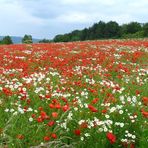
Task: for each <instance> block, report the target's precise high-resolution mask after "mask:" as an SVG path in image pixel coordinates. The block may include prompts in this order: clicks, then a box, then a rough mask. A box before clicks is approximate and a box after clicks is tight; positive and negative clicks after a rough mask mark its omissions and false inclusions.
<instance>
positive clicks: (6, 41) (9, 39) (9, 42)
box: [1, 36, 13, 45]
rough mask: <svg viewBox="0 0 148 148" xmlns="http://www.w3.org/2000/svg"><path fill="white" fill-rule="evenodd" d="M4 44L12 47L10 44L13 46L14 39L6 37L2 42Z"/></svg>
mask: <svg viewBox="0 0 148 148" xmlns="http://www.w3.org/2000/svg"><path fill="white" fill-rule="evenodd" d="M1 43H2V44H6V45H10V44H13V42H12V39H11V37H10V36H5V37H4V38H3V39H2V41H1Z"/></svg>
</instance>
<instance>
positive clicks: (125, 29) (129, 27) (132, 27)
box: [121, 22, 142, 34]
mask: <svg viewBox="0 0 148 148" xmlns="http://www.w3.org/2000/svg"><path fill="white" fill-rule="evenodd" d="M121 27H122V33H123V34H129V33H136V32H138V31H141V30H142V27H141V24H140V23H138V22H131V23H129V24H124V25H122V26H121Z"/></svg>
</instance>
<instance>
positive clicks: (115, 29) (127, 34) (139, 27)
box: [0, 21, 148, 44]
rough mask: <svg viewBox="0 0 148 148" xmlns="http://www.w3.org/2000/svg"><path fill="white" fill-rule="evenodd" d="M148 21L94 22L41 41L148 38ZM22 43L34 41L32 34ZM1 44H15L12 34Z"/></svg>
mask: <svg viewBox="0 0 148 148" xmlns="http://www.w3.org/2000/svg"><path fill="white" fill-rule="evenodd" d="M147 37H148V23H138V22H131V23H128V24H123V25H119V24H118V23H117V22H115V21H110V22H107V23H105V22H103V21H99V22H98V23H95V24H93V25H92V26H91V27H89V28H84V29H83V30H74V31H72V32H70V33H66V34H59V35H56V36H55V37H54V38H53V39H52V40H49V39H42V40H40V41H39V43H49V42H72V41H85V40H101V39H126V38H147ZM22 43H24V44H30V43H33V39H32V36H31V35H24V37H23V38H22ZM0 44H13V42H12V39H11V37H10V36H5V37H4V38H3V39H2V40H0Z"/></svg>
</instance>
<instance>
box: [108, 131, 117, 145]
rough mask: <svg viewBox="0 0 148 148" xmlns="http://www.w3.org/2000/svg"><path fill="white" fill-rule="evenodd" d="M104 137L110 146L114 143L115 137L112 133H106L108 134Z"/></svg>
mask: <svg viewBox="0 0 148 148" xmlns="http://www.w3.org/2000/svg"><path fill="white" fill-rule="evenodd" d="M106 137H107V139H108V140H109V142H110V143H111V144H113V143H115V142H116V136H115V135H114V134H113V133H110V132H108V133H107V134H106Z"/></svg>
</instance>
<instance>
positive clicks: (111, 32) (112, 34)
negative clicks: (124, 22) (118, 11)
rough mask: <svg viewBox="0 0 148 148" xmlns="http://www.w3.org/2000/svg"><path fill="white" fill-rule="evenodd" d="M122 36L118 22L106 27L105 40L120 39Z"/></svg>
mask: <svg viewBox="0 0 148 148" xmlns="http://www.w3.org/2000/svg"><path fill="white" fill-rule="evenodd" d="M119 34H120V26H119V25H118V23H117V22H114V21H110V22H108V23H106V26H105V33H104V37H105V38H118V37H119Z"/></svg>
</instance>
